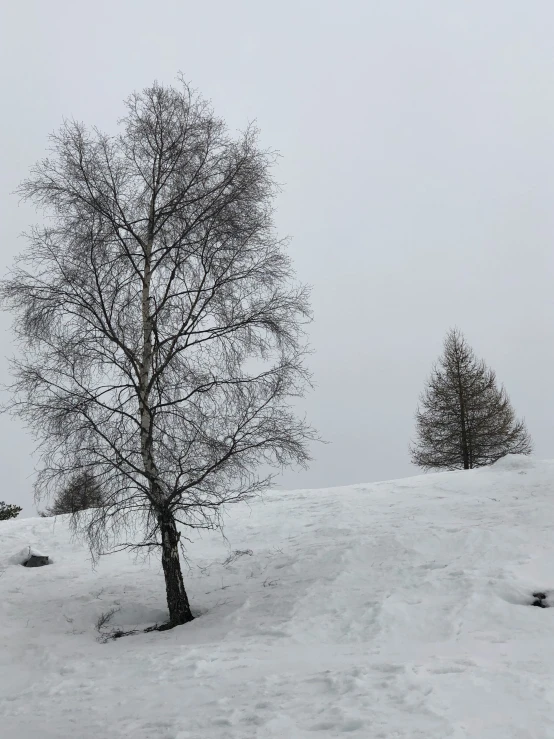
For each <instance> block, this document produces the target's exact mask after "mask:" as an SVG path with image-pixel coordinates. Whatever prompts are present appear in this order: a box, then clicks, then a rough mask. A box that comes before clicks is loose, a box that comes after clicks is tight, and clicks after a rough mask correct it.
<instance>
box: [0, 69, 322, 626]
mask: <svg viewBox="0 0 554 739" xmlns="http://www.w3.org/2000/svg"><path fill="white" fill-rule="evenodd" d="M120 126H121V128H120V133H119V134H118V135H114V136H108V135H106V134H104V133H102V132H100V131H99V130H97V129H92V130H88V129H87V128H86V127H85V126H84V125H81V124H79V123H76V122H66V123H65V124H64V125H63V126H62V128H61V129H60V130H59V132H58V133H57V134H55V135H53V136H52V139H51V156H49V158H46V159H44V160H43V161H41V162H39V163H38V164H37V165H36V166H35V168H34V169H33V170H32V173H31V176H30V178H29V179H28V180H26V181H25V182H24V183H23V184H22V186H21V194H22V196H23V197H24V198H27V199H30V200H31V201H33V202H34V203H35V204H36V205H37V206H39V207H42V208H43V209H44V210H45V213H46V215H47V220H46V225H45V226H44V227H36V228H34V229H33V231H32V232H31V233H30V234H29V243H28V247H27V249H26V251H25V252H24V253H23V255H22V256H21V257H20V258H19V260H18V262H17V263H16V265H15V266H14V268H13V270H12V271H11V273H10V274H9V275H8V277H7V278H6V279H5V280H4V281H3V284H2V286H1V298H2V300H3V306H4V308H5V309H8V310H11V311H13V312H14V313H15V322H14V329H15V332H16V336H17V338H18V340H19V349H20V354H19V357H18V358H17V359H16V360H14V362H13V371H14V373H15V381H14V386H13V401H12V403H11V404H10V409H11V411H12V412H13V413H15V414H17V415H18V416H20V417H22V418H23V420H24V421H25V422H26V423H27V425H28V426H29V427H30V428H31V429H32V430H33V431H34V433H35V434H36V437H37V439H38V441H39V450H40V455H41V466H40V470H39V474H38V478H37V495H38V496H39V497H40V496H41V495H44V494H48V492H49V490H50V489H52V486H56V487H57V488H58V489H59V486H60V484H64V482H66V481H67V480H71V479H72V477H73V475H74V474H75V473H83V472H84V471H87V470H89V471H91V473H92V474H94V476H95V479H96V481H97V483H98V485H99V486H100V487H101V489H102V491H103V505H102V506H101V507H99V508H97V509H93V510H92V511H88V512H86V513H84V514H79V515H80V516H81V517H82V516H85V518H81V523H80V525H81V526H84V527H86V532H87V535H88V537H89V540H90V543H91V545H92V547H93V550H94V551H95V552H96V553H104V552H108V551H114V550H116V549H118V548H121V547H137V546H141V547H156V546H158V547H160V548H161V557H162V564H163V571H164V576H165V583H166V591H167V603H168V608H169V622H168V624H167V626H168V627H171V626H175V625H177V624H183V623H185V622H187V621H190V620H191V619H192V618H193V616H192V613H191V609H190V606H189V601H188V598H187V594H186V591H185V587H184V584H183V577H182V571H181V565H180V556H179V548H180V545H182V541H180V539H181V531H183V530H184V531H186V529H187V527H190V528H196V527H200V528H212V527H215V526H217V525H219V523H220V511H221V510H222V506H224V505H226V504H228V503H231V502H234V501H240V500H242V499H244V498H246V497H248V496H251V495H253V494H255V493H257V492H259V491H261V490H263V489H264V488H266V486H267V485H268V483H269V481H270V479H271V476H270V475H269V476H267V475H265V476H264V475H259V474H258V473H257V470H258V469H260V465H273V466H284V465H289V464H296V463H298V464H300V465H305V464H306V463H307V461H308V459H309V456H308V452H307V441H308V439H310V438H312V437H313V432H312V430H311V429H310V427H309V426H307V424H306V423H305V422H304V421H303V420H301V419H298V418H297V417H296V415H295V413H294V412H293V410H292V409H291V405H290V398H291V397H294V396H301V395H302V393H303V392H304V390H305V388H306V387H307V385H308V384H309V376H308V374H307V372H306V370H305V367H304V364H303V359H304V355H305V351H306V349H305V340H304V333H303V325H304V323H305V322H306V321H307V320H308V319H309V317H310V312H309V304H308V297H309V295H308V290H307V288H305V287H303V286H301V285H298V284H297V283H296V282H295V281H294V273H293V270H292V267H291V263H290V260H289V257H288V256H287V254H286V250H285V244H284V242H283V241H282V240H280V239H279V238H278V237H277V235H276V234H275V231H274V226H273V210H272V203H273V198H274V194H275V191H276V187H275V183H274V181H273V179H272V176H271V169H272V165H273V164H274V160H275V155H274V154H273V153H272V152H270V151H265V150H262V149H260V147H259V145H258V142H257V134H256V131H255V130H254V129H252V128H248V129H247V130H246V131H245V132H244V133H243V134H241V135H239V136H237V137H235V138H233V137H232V136H230V134H229V133H228V131H227V129H226V126H225V124H224V122H223V121H221V120H220V119H218V118H216V117H215V116H214V114H213V112H212V110H211V108H210V106H209V105H208V104H207V103H205V102H204V101H203V100H202V99H201V98H200V97H199V95H198V94H197V93H195V92H194V91H192V90H191V89H190V88H189V87H188V86H187V85H185V84H184V83H183V84H181V86H180V87H178V88H174V87H164V86H161V85H159V84H154V85H153V86H152V87H151V88H149V89H146V90H144V91H143V92H142V93H137V94H133V95H132V96H131V97H130V98H129V99H128V100H127V102H126V116H125V118H124V119H123V120H122V121H120Z"/></svg>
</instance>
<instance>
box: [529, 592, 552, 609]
mask: <svg viewBox="0 0 554 739" xmlns="http://www.w3.org/2000/svg"><path fill="white" fill-rule="evenodd" d="M533 598H535V600H534V601H533V602H532V603H531V605H532V606H537V608H548V607H549V606H548V603H547V602H546V593H533Z"/></svg>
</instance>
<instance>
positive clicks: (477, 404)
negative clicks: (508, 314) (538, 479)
mask: <svg viewBox="0 0 554 739" xmlns="http://www.w3.org/2000/svg"><path fill="white" fill-rule="evenodd" d="M416 431H417V441H416V442H415V443H414V444H413V445H412V447H411V450H410V451H411V456H412V462H413V463H414V464H416V465H418V466H419V467H422V468H423V469H425V470H430V469H439V470H440V469H446V470H461V469H464V470H469V469H473V468H475V467H483V466H485V465H489V464H493V463H494V462H496V461H497V460H498V459H500V458H501V457H504V456H505V455H506V454H530V453H531V451H532V442H531V437H530V436H529V433H528V432H527V429H526V426H525V423H524V421H523V420H518V419H516V417H515V413H514V410H513V408H512V405H511V403H510V399H509V397H508V395H507V393H506V390H505V389H504V387H503V386H501V385H500V386H499V385H498V383H497V380H496V374H495V373H494V371H493V370H491V369H490V368H489V367H487V365H486V364H485V362H484V361H482V360H480V359H477V357H476V356H475V354H474V352H473V349H472V348H471V347H470V346H469V345H468V343H467V342H466V340H465V338H464V336H463V334H462V333H461V332H460V331H459V330H458V329H453V330H451V331H449V332H448V334H447V336H446V339H445V342H444V351H443V354H442V356H441V357H440V359H439V361H438V363H437V364H436V365H435V366H434V367H433V370H432V372H431V375H430V377H429V379H428V381H427V386H426V387H425V390H424V391H423V393H422V395H421V397H420V405H419V408H418V409H417V412H416Z"/></svg>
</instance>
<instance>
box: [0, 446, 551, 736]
mask: <svg viewBox="0 0 554 739" xmlns="http://www.w3.org/2000/svg"><path fill="white" fill-rule="evenodd" d="M226 536H227V541H224V540H223V539H222V538H221V536H220V535H218V534H215V533H214V534H210V535H204V536H203V537H201V538H199V539H198V540H197V541H196V542H195V543H194V544H193V545H191V546H190V547H189V555H190V563H189V564H190V571H189V572H188V573H187V586H188V589H189V594H190V597H191V600H192V603H193V606H194V608H195V610H196V613H197V615H198V616H199V617H198V618H197V619H196V620H195V621H194V622H192V623H191V624H188V625H187V626H184V627H180V628H178V629H174V630H172V631H169V632H162V633H150V634H140V635H137V636H129V637H125V638H122V639H118V640H117V641H110V642H108V643H105V644H102V643H99V642H98V641H97V640H96V637H97V633H96V631H95V622H96V621H97V619H98V616H99V615H100V614H101V613H102V612H106V611H108V610H109V609H111V608H114V607H115V608H119V611H118V612H117V613H116V614H115V616H114V617H113V624H114V625H115V626H117V627H119V626H121V627H122V628H133V627H137V628H138V627H140V628H143V627H146V626H148V625H149V624H153V623H155V622H157V621H158V622H161V621H162V620H163V619H164V618H165V602H164V586H163V578H162V576H161V573H160V567H159V565H158V562H157V561H156V560H152V561H151V562H150V563H145V562H142V561H135V560H134V559H133V557H132V556H129V555H127V554H118V555H114V556H111V557H107V558H104V559H103V560H102V561H101V563H100V565H99V566H98V568H97V569H96V570H92V569H91V564H90V560H89V557H88V553H87V551H86V549H85V548H84V547H82V546H80V545H79V544H76V543H74V542H72V541H71V539H70V537H69V534H68V530H67V523H66V521H65V520H64V519H63V518H59V519H57V520H54V519H25V520H21V521H9V522H3V523H0V568H1V569H3V570H4V571H3V574H2V576H1V577H0V609H1V610H0V641H1V649H0V714H1V718H0V736H1V737H2V739H66V738H67V739H69V737H71V738H76V739H77V738H78V739H93V738H94V739H119V738H120V737H129V738H132V739H146V738H148V739H201V738H202V739H212V738H215V737H217V738H223V737H228V738H229V739H246V738H247V737H257V738H258V739H272V738H277V737H278V738H279V739H304V738H305V737H306V738H307V737H340V736H342V735H343V734H345V735H346V736H352V737H367V738H369V739H377V738H379V739H404V738H406V739H408V738H409V739H416V738H421V739H446V738H447V737H454V738H455V739H462V738H465V737H479V739H512V738H513V739H516V737H517V739H545V738H548V737H554V608H552V609H550V610H549V609H542V608H536V607H531V605H530V604H531V602H532V601H533V597H532V593H533V592H536V591H543V592H545V593H546V594H547V595H548V594H549V592H550V591H552V593H553V595H552V605H554V462H537V461H533V460H529V459H525V458H519V457H512V458H506V459H505V460H502V461H501V462H500V463H498V464H496V465H495V466H494V467H492V468H488V469H482V470H477V471H473V472H463V473H445V474H437V475H427V476H420V477H415V478H412V479H405V480H397V481H393V482H385V483H377V484H371V485H354V486H351V487H346V488H332V489H327V490H301V491H296V492H286V493H285V492H278V493H271V494H268V495H267V496H266V497H265V499H264V500H263V501H256V502H254V503H252V504H251V505H250V506H249V507H247V506H246V505H241V506H235V507H234V508H232V509H231V510H230V511H229V516H228V521H227V526H226ZM25 546H34V547H36V548H38V549H39V550H43V551H44V552H45V553H47V554H50V555H51V556H52V558H53V559H54V564H53V565H51V566H49V567H42V568H37V569H27V568H24V567H21V566H19V565H17V564H13V563H12V559H11V558H12V557H13V555H15V554H17V553H18V552H19V551H20V550H21V549H22V548H23V547H25ZM236 550H241V553H239V552H237V551H236ZM226 560H227V563H225V562H226ZM547 602H548V601H547Z"/></svg>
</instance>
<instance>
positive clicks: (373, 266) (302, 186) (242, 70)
mask: <svg viewBox="0 0 554 739" xmlns="http://www.w3.org/2000/svg"><path fill="white" fill-rule="evenodd" d="M553 28H554V3H552V2H551V0H544V1H542V2H541V1H539V0H528V1H527V2H521V0H486V2H483V0H476V1H473V0H464V1H463V2H444V0H434V1H428V2H423V1H422V0H403V1H402V2H398V1H397V0H380V1H378V2H377V1H376V0H375V1H372V0H357V1H354V0H342V2H339V1H338V0H332V1H329V0H313V1H311V2H308V1H304V0H279V2H277V1H276V0H273V2H268V1H266V0H248V1H247V2H244V1H241V0H234V1H233V2H229V0H212V1H211V2H209V3H208V2H206V3H203V2H194V3H193V2H189V1H188V0H175V1H170V0H156V2H153V1H152V0H149V2H145V1H144V0H132V1H131V0H109V1H108V0H95V2H87V3H85V2H78V1H76V0H65V1H62V0H48V1H47V2H45V1H44V0H20V2H17V3H16V2H4V3H2V8H1V10H0V79H1V93H2V96H1V100H2V105H1V115H0V127H1V139H0V141H1V146H2V166H1V168H0V243H1V245H2V248H1V250H0V272H2V273H4V272H5V270H6V268H7V266H8V265H9V264H10V263H11V261H12V259H13V257H14V255H15V254H16V253H17V252H18V251H20V250H21V248H22V245H23V244H22V242H21V240H20V239H18V234H19V233H20V232H21V231H22V230H23V229H24V228H26V226H27V225H28V224H29V223H31V222H33V220H36V216H35V215H34V213H33V211H32V210H30V208H28V207H27V206H21V205H18V202H17V198H16V197H15V196H13V195H10V193H11V192H12V191H13V190H14V188H15V187H16V186H17V184H18V183H19V181H20V180H21V179H22V178H23V177H25V176H26V174H27V172H28V170H29V167H30V166H31V165H32V164H33V163H34V162H35V160H37V159H38V158H39V157H41V156H42V155H43V154H44V152H45V149H46V146H47V136H48V134H49V133H50V132H52V131H53V130H54V129H56V128H57V127H58V126H59V125H60V123H61V121H62V118H63V117H74V118H76V119H78V120H81V121H83V122H85V123H87V124H91V125H92V124H96V125H98V126H100V127H101V128H103V129H105V130H107V131H114V130H115V126H116V121H117V119H118V118H119V117H120V116H121V114H122V113H123V106H122V100H123V99H124V98H125V97H126V96H127V95H128V94H129V93H130V92H132V91H133V90H135V89H140V88H143V87H145V86H147V85H149V84H150V83H152V82H153V81H154V80H158V81H160V82H164V83H173V82H174V81H175V79H176V76H177V73H178V72H179V71H182V72H183V74H184V76H185V78H186V79H187V80H189V81H190V82H191V83H192V85H193V86H194V87H196V88H198V89H199V90H200V91H201V92H202V94H203V95H204V96H205V97H206V98H208V99H210V100H211V101H212V103H213V105H214V108H215V111H216V113H217V114H218V115H220V116H222V117H223V118H225V119H226V120H227V122H228V124H229V126H230V127H231V128H232V129H239V128H243V127H244V126H245V124H246V123H247V122H248V121H251V120H253V119H255V120H256V121H257V123H258V125H259V127H260V128H261V131H262V143H263V144H264V145H267V146H270V147H273V148H276V149H278V150H279V151H280V152H281V154H282V159H281V162H280V165H279V171H278V172H277V177H278V179H279V180H280V181H281V182H282V183H283V185H284V191H283V193H282V195H281V196H280V198H279V201H278V213H277V223H278V227H279V230H280V232H281V233H282V234H283V235H285V234H289V235H290V236H291V237H292V242H291V251H292V255H293V258H294V261H295V264H296V268H297V272H298V274H299V276H300V278H301V279H302V280H303V281H306V282H309V283H310V284H311V285H313V309H314V312H315V322H314V323H313V325H312V326H311V342H312V346H313V348H314V350H315V353H314V355H313V356H312V357H311V359H310V366H311V369H312V370H313V373H314V377H315V381H316V383H317V387H316V389H315V390H314V392H313V393H312V394H311V395H310V397H309V398H308V399H307V400H306V402H305V404H304V407H305V410H306V412H307V415H308V417H309V419H310V420H311V422H312V423H313V424H314V425H315V426H316V427H317V428H318V429H319V431H320V433H321V435H322V436H323V437H324V438H325V439H326V440H328V441H329V442H330V444H329V445H328V446H319V447H316V448H314V457H315V458H314V461H313V464H312V466H311V468H310V470H309V471H307V472H288V473H286V474H285V475H284V476H282V477H281V478H280V482H281V483H282V484H283V485H284V486H285V487H287V488H294V487H322V486H333V485H343V484H348V483H355V482H365V481H373V480H379V479H389V478H395V477H402V476H406V475H409V474H413V472H414V471H415V469H414V468H412V467H411V465H410V462H409V454H408V444H409V441H410V437H411V436H412V434H413V428H414V424H413V414H414V410H415V406H416V404H417V397H418V394H419V392H420V391H421V389H422V386H423V383H424V380H425V377H426V375H427V374H428V372H429V370H430V367H431V364H432V362H433V361H434V360H435V359H436V357H437V356H438V354H439V352H440V349H441V344H442V340H443V337H444V333H445V332H446V330H447V329H448V328H449V327H451V326H454V325H457V326H459V327H460V328H461V329H462V330H463V331H464V333H465V334H466V337H467V339H468V341H469V343H470V344H471V345H472V346H473V347H474V349H475V351H476V352H477V354H478V355H480V356H482V357H483V358H484V359H486V360H487V362H488V363H489V364H490V365H491V366H492V367H493V368H494V369H496V371H497V374H498V377H499V379H500V380H501V381H503V382H504V383H505V385H506V387H507V390H508V392H509V394H510V396H511V399H512V402H513V405H514V407H515V409H516V412H517V413H518V414H520V415H523V416H525V418H526V420H527V424H528V427H529V430H530V432H531V434H532V436H533V438H534V441H535V447H536V454H537V456H539V457H545V458H548V457H554V425H553V418H554V410H553V400H554V398H553V388H554V381H553V376H554V337H553V331H552V328H553V325H554V284H553V277H554V249H553V245H552V239H553V236H554V43H553V41H552V29H553ZM9 325H10V320H9V317H8V316H5V315H4V316H0V335H1V337H2V344H1V350H0V354H1V355H2V362H1V364H0V381H3V382H7V381H8V375H7V369H6V362H5V359H4V355H7V354H9V353H10V352H11V347H10V333H9ZM32 448H33V443H32V440H31V438H30V436H29V435H28V434H27V433H26V432H25V431H24V430H23V429H21V428H20V427H19V426H18V425H17V423H16V422H14V421H13V419H10V418H8V417H5V416H3V417H0V464H1V467H2V490H1V491H0V500H2V499H4V500H6V501H8V502H12V503H20V504H22V505H24V507H25V512H24V515H25V514H26V515H29V514H30V513H32V512H33V506H32V502H31V501H32V491H31V486H32V479H31V475H32V471H33V467H34V464H35V463H34V461H33V458H32V456H31V452H32Z"/></svg>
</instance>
